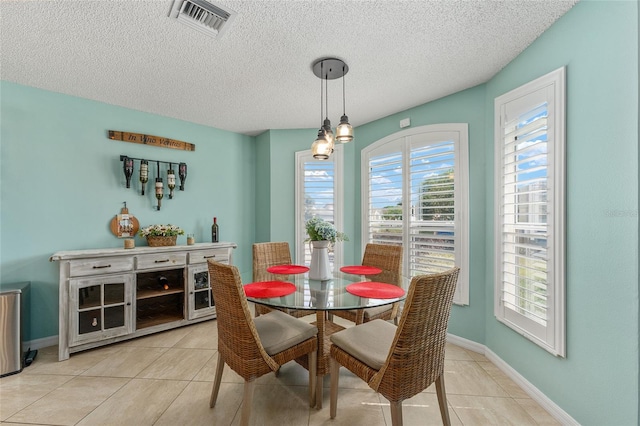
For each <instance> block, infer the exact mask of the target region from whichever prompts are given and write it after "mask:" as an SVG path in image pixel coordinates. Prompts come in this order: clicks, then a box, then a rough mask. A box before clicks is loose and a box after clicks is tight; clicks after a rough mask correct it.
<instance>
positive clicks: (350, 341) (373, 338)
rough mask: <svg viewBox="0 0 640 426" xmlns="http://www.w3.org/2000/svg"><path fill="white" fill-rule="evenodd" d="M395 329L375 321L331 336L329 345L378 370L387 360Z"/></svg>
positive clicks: (383, 322)
mask: <svg viewBox="0 0 640 426" xmlns="http://www.w3.org/2000/svg"><path fill="white" fill-rule="evenodd" d="M396 329H397V327H396V326H395V325H393V324H391V323H388V322H386V321H383V320H380V319H377V320H373V321H371V322H366V323H364V324H362V325H357V326H355V327H349V328H346V329H344V330H342V331H339V332H337V333H334V334H332V335H331V337H330V339H331V343H333V344H334V345H336V346H338V347H339V348H340V349H342V350H343V351H345V352H347V353H348V354H349V355H351V356H353V357H354V358H357V359H359V360H360V361H362V362H364V363H365V364H367V365H368V366H369V367H371V368H373V369H375V370H380V369H381V368H382V366H383V365H384V363H385V361H386V360H387V355H389V350H390V349H391V344H392V343H393V338H394V336H395V335H396Z"/></svg>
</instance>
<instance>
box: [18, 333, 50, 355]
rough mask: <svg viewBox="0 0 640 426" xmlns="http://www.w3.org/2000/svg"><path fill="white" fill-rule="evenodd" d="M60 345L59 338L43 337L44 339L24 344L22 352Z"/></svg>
mask: <svg viewBox="0 0 640 426" xmlns="http://www.w3.org/2000/svg"><path fill="white" fill-rule="evenodd" d="M57 344H58V336H57V335H56V336H49V337H43V338H42V339H34V340H29V341H28V342H22V351H23V352H25V351H27V350H29V348H31V350H36V349H42V348H47V347H49V346H55V345H57Z"/></svg>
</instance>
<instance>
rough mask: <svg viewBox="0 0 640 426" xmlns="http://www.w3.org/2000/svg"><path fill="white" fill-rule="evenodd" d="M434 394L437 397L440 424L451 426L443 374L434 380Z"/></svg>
mask: <svg viewBox="0 0 640 426" xmlns="http://www.w3.org/2000/svg"><path fill="white" fill-rule="evenodd" d="M436 394H437V395H438V405H439V406H440V416H441V417H442V424H443V425H446V426H449V425H451V420H450V419H449V408H448V407H447V393H446V392H445V390H444V373H443V374H441V375H440V377H438V378H437V379H436Z"/></svg>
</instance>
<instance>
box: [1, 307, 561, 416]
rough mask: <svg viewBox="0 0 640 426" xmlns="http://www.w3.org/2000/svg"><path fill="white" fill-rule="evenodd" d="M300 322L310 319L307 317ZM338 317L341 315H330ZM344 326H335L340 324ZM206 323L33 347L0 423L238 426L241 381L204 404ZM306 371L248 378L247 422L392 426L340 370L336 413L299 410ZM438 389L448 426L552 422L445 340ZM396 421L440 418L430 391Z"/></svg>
mask: <svg viewBox="0 0 640 426" xmlns="http://www.w3.org/2000/svg"><path fill="white" fill-rule="evenodd" d="M307 318H313V317H312V316H311V317H307ZM337 321H340V319H337ZM349 324H350V323H348V322H345V323H344V324H343V325H349ZM216 348H217V329H216V322H215V321H207V322H204V323H200V324H194V325H191V326H188V327H183V328H179V329H176V330H170V331H166V332H163V333H159V334H155V335H151V336H147V337H141V338H137V339H133V340H129V341H126V342H122V343H118V344H114V345H110V346H106V347H102V348H98V349H94V350H89V351H84V352H80V353H77V354H73V355H72V356H71V358H70V359H69V360H66V361H62V362H59V361H58V360H57V347H55V346H53V347H49V348H44V349H40V350H39V353H38V356H37V358H36V360H35V361H34V363H33V364H32V365H31V366H29V367H27V368H25V369H24V371H23V372H22V373H19V374H15V375H12V376H7V377H4V378H2V379H0V422H1V423H2V424H7V425H10V424H13V425H16V424H25V425H26V424H29V425H33V424H37V425H91V426H95V425H136V426H140V425H171V426H175V425H237V424H238V423H239V420H240V405H241V403H242V389H243V381H242V378H240V377H239V376H238V375H236V374H235V373H234V372H233V371H231V370H230V369H229V368H228V367H226V368H225V373H224V377H223V379H222V385H221V386H220V393H219V395H218V402H217V404H216V407H215V408H214V409H210V408H209V395H210V392H211V386H212V382H213V377H214V374H215V367H216V364H217V351H216ZM307 377H308V376H307V372H306V370H304V369H303V368H302V367H300V366H299V365H298V364H296V363H295V362H291V363H289V364H287V365H285V366H283V367H282V369H281V371H280V374H279V375H278V377H276V376H275V375H274V374H268V375H266V376H263V377H261V378H259V379H258V380H257V386H256V390H255V394H254V404H253V407H252V419H251V420H252V421H251V423H252V424H253V425H261V426H270V425H274V426H288V425H295V426H298V425H308V426H317V425H334V426H337V425H349V426H357V425H366V426H378V425H380V426H384V425H391V415H390V411H389V404H388V402H387V401H386V400H385V399H384V398H383V397H382V396H381V395H379V394H376V393H375V392H374V391H372V390H371V389H369V388H368V386H367V385H366V384H365V383H364V382H363V381H361V380H360V379H358V378H356V377H355V376H354V375H352V374H351V373H350V372H348V371H347V370H345V369H344V368H342V369H341V374H340V389H339V393H338V412H337V416H336V418H335V419H334V420H331V419H330V418H329V377H328V376H327V377H325V381H324V387H325V391H324V399H323V408H322V409H321V410H316V409H314V408H309V406H308V400H307V398H308V394H307V391H308V389H307ZM445 386H446V391H447V397H448V403H449V415H450V417H451V422H452V424H453V425H557V424H559V423H558V422H556V421H555V420H554V419H553V418H552V417H551V416H550V415H549V414H548V413H547V412H546V411H545V410H544V409H542V408H541V407H540V406H539V405H538V404H537V403H536V402H535V401H533V400H532V399H531V398H529V397H528V395H527V394H525V393H524V391H522V390H521V389H520V388H519V387H518V386H517V385H516V384H515V383H514V382H513V381H511V380H510V379H509V378H508V377H507V376H506V375H505V374H504V373H502V372H501V371H500V370H499V369H498V368H496V367H495V366H494V365H493V364H492V363H491V362H489V361H488V360H487V358H485V357H484V356H482V355H480V354H477V353H474V352H471V351H468V350H465V349H463V348H461V347H458V346H455V345H452V344H448V345H447V349H446V360H445ZM403 417H404V424H405V425H418V424H419V425H431V424H433V425H438V424H441V420H440V412H439V410H438V402H437V398H436V394H435V387H434V386H431V387H430V388H428V389H427V390H425V391H424V392H422V393H420V394H418V395H416V396H415V397H413V398H411V399H409V400H406V401H404V403H403Z"/></svg>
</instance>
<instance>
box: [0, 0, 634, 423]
mask: <svg viewBox="0 0 640 426" xmlns="http://www.w3.org/2000/svg"><path fill="white" fill-rule="evenodd" d="M639 18H640V11H639V10H638V3H637V2H635V1H621V2H615V1H606V2H604V1H602V2H596V1H589V0H582V1H581V2H580V3H578V4H577V5H576V6H575V7H574V8H573V9H572V10H570V11H569V12H568V13H567V14H566V15H565V16H564V17H562V18H561V19H560V20H559V21H558V22H556V23H555V24H554V25H553V26H552V27H551V28H550V29H549V30H547V31H546V32H545V33H544V34H543V35H542V36H541V37H540V38H539V39H538V40H536V41H535V42H534V43H533V44H532V45H531V46H530V47H529V48H528V49H527V50H526V51H525V52H523V53H522V54H521V55H520V56H518V57H517V58H516V59H515V60H514V61H512V63H511V64H509V65H508V66H507V67H505V68H504V69H503V70H502V71H501V72H500V73H498V75H496V76H495V77H494V78H493V79H492V80H490V81H489V82H488V83H486V84H483V85H480V86H477V87H474V88H471V89H468V90H465V91H462V92H459V93H456V94H454V95H451V96H448V97H445V98H443V99H439V100H437V101H434V102H430V103H428V104H425V105H421V106H418V107H415V108H412V109H409V110H407V111H403V112H399V113H397V114H394V115H391V116H389V117H385V118H383V119H380V120H376V121H374V122H372V123H368V124H366V125H363V126H360V127H358V128H357V129H356V139H355V140H354V142H352V143H349V144H346V145H344V146H343V148H344V164H345V170H344V173H345V178H344V184H345V185H344V189H345V204H344V211H345V229H344V231H345V232H346V233H347V234H348V235H349V237H350V241H349V242H345V243H342V244H345V261H347V262H352V261H356V260H358V259H360V258H361V256H362V253H361V250H360V247H361V235H360V222H361V206H360V186H361V182H360V151H361V150H362V149H363V148H365V147H366V146H368V145H370V144H372V143H374V142H375V141H377V140H379V139H381V138H383V137H385V136H388V135H390V134H392V133H395V132H397V131H399V130H400V128H399V121H400V119H403V118H411V124H412V127H417V126H421V125H426V124H439V123H448V122H464V123H468V124H469V154H470V200H469V202H470V210H471V211H470V213H471V214H470V217H471V220H470V244H471V247H470V250H471V258H470V280H471V281H470V305H469V306H464V307H463V306H455V307H454V309H453V311H452V316H451V321H450V332H451V333H453V334H455V335H458V336H461V337H464V338H467V339H469V340H472V341H475V342H478V343H481V344H484V345H486V346H487V347H488V349H490V350H491V351H493V352H494V353H496V354H497V355H498V356H499V357H500V358H501V359H503V360H505V361H506V362H507V363H508V364H509V365H511V366H512V367H513V368H514V369H515V370H517V371H518V372H519V373H520V374H521V375H522V376H524V377H525V379H526V380H528V381H529V382H531V383H532V384H533V385H535V386H536V387H537V388H538V389H540V390H541V391H542V392H543V393H544V394H545V395H547V396H548V397H549V398H551V399H552V400H553V401H554V402H555V403H556V404H558V405H559V406H560V407H561V408H562V409H563V410H565V411H566V412H567V413H568V414H569V415H571V416H572V417H573V418H574V419H576V420H577V421H578V422H580V423H581V424H585V425H601V424H607V425H635V424H638V420H639V410H640V407H639V404H638V387H639V384H640V378H639V374H638V368H639V357H640V354H639V350H638V339H639V327H640V318H639V315H638V267H639V265H640V262H639V258H638V249H639V247H640V244H639V240H638V188H639V186H638V183H639V176H638V161H639V158H640V157H639V153H638V133H639V131H640V127H639V126H640V125H639V122H638V113H639V110H638V90H639V88H638V43H639V39H638V21H639ZM561 66H566V67H567V185H568V188H567V358H566V359H561V358H555V357H553V356H552V355H550V354H549V353H547V352H546V351H544V350H542V349H540V348H539V347H538V346H536V345H534V344H532V343H531V342H529V341H528V340H526V339H524V338H523V337H522V336H520V335H518V334H517V333H515V332H513V331H512V330H510V329H508V328H506V327H505V326H503V325H502V324H500V323H498V322H497V321H496V320H495V318H494V316H493V279H494V277H493V118H494V117H493V115H494V114H493V100H494V98H495V97H497V96H499V95H501V94H503V93H505V92H508V91H509V90H511V89H513V88H515V87H518V86H519V85H521V84H523V83H526V82H528V81H530V80H533V79H535V78H537V77H539V76H541V75H543V74H546V73H547V72H549V71H552V70H554V69H556V68H559V67H561ZM425 78H428V76H425ZM0 90H1V93H0V95H1V96H0V98H1V110H0V113H1V114H2V115H1V120H2V128H1V131H0V141H1V144H2V149H1V152H0V155H1V157H0V161H1V163H0V165H1V166H2V169H1V175H0V178H1V181H0V184H1V197H0V209H1V216H0V219H1V220H0V232H1V239H2V241H1V245H0V267H1V271H2V272H1V280H0V282H17V281H24V280H30V281H32V284H33V285H34V289H33V299H34V306H36V307H37V309H36V312H34V314H33V316H34V318H33V321H32V323H33V325H32V329H31V338H33V339H35V338H40V337H46V336H52V335H55V334H57V303H58V302H57V288H58V282H57V265H56V264H52V263H49V262H48V260H47V259H48V258H49V256H50V255H51V254H52V253H53V252H55V251H58V250H70V249H82V248H95V247H118V246H120V241H119V240H117V239H115V237H113V236H112V235H111V234H110V232H109V230H108V223H109V220H110V218H111V217H112V215H114V214H115V213H117V212H118V211H119V208H120V206H121V203H122V201H127V203H128V205H129V208H130V210H131V212H132V213H133V214H134V215H136V217H138V218H139V219H140V222H141V224H143V225H146V224H151V223H161V222H174V223H177V224H179V225H181V226H183V227H184V228H185V229H186V230H187V232H195V233H196V235H197V238H198V239H199V240H206V239H207V238H208V236H209V226H210V221H211V217H212V216H214V215H216V216H218V218H219V221H220V225H221V234H222V239H223V240H227V241H235V242H237V243H238V245H239V248H238V250H237V252H236V254H235V262H234V263H235V264H236V265H238V266H239V267H240V270H241V271H242V273H243V278H245V280H246V279H249V278H250V276H251V243H253V242H254V241H269V240H272V241H275V240H278V241H289V243H290V245H291V246H292V247H293V246H294V245H295V235H294V229H293V223H294V188H295V187H294V176H295V169H294V164H295V152H296V151H301V150H307V149H309V147H310V146H311V143H312V141H313V140H314V139H315V136H316V130H315V129H297V130H270V131H267V132H265V133H263V134H261V135H259V136H258V137H255V138H252V137H247V136H242V135H237V134H233V133H229V132H224V131H220V130H216V129H213V128H209V127H205V126H198V125H194V124H190V123H186V122H183V121H178V120H173V119H167V118H164V117H159V116H154V115H150V114H144V113H140V112H136V111H131V110H127V109H123V108H118V107H114V106H109V105H105V104H101V103H97V102H92V101H88V100H82V99H77V98H73V97H69V96H63V95H59V94H55V93H50V92H46V91H42V90H37V89H32V88H27V87H23V86H18V85H14V84H10V83H6V82H2V83H1V85H0ZM349 114H350V116H353V117H355V116H356V115H357V111H349ZM108 129H116V130H130V131H134V132H140V133H149V134H155V135H160V136H167V137H171V138H174V139H180V140H185V141H189V142H192V143H195V144H196V145H197V151H196V153H186V152H180V151H174V150H168V149H160V148H153V147H144V146H138V145H133V144H126V143H122V142H113V141H110V140H108V139H107V138H106V131H107V130H108ZM120 154H128V155H131V156H134V157H144V156H148V157H151V158H154V159H165V160H173V159H175V160H176V161H185V162H187V163H188V164H189V177H188V179H187V189H186V191H185V192H178V194H177V196H176V199H174V200H166V201H165V202H164V203H163V210H162V211H160V212H155V211H153V206H154V205H155V201H154V199H153V198H152V197H147V198H142V197H140V196H139V195H136V193H135V192H134V189H131V190H126V189H125V188H124V177H123V175H122V172H121V162H120V161H119V158H118V156H119V155H120ZM135 188H137V186H136V187H135ZM182 238H184V237H182ZM137 243H138V244H142V242H141V241H140V240H138V241H137ZM179 243H184V240H179Z"/></svg>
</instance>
